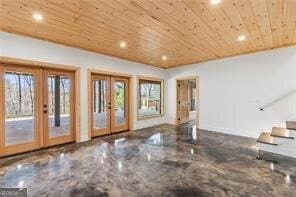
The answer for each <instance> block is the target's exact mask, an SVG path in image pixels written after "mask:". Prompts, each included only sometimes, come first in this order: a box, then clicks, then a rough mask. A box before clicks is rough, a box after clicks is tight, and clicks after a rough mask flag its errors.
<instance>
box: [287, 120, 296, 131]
mask: <svg viewBox="0 0 296 197" xmlns="http://www.w3.org/2000/svg"><path fill="white" fill-rule="evenodd" d="M286 127H287V129H290V130H296V122H295V121H287V122H286Z"/></svg>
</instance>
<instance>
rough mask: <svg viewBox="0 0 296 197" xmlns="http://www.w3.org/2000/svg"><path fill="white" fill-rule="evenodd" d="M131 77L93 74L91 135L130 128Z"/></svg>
mask: <svg viewBox="0 0 296 197" xmlns="http://www.w3.org/2000/svg"><path fill="white" fill-rule="evenodd" d="M129 90H130V83H129V78H127V77H121V76H111V75H102V74H95V73H92V74H91V105H90V108H91V116H90V117H91V124H90V126H91V137H97V136H102V135H107V134H111V133H117V132H122V131H127V130H129V129H130V127H129V125H130V121H129V116H130V109H129V106H130V96H129Z"/></svg>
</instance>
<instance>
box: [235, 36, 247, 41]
mask: <svg viewBox="0 0 296 197" xmlns="http://www.w3.org/2000/svg"><path fill="white" fill-rule="evenodd" d="M245 39H246V36H245V35H240V36H239V37H238V38H237V40H238V41H240V42H242V41H244V40H245Z"/></svg>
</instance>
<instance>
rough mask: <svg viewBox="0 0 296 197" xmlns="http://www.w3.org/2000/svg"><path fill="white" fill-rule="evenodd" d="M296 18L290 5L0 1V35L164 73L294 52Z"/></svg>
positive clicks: (184, 0) (286, 0)
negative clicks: (240, 57)
mask: <svg viewBox="0 0 296 197" xmlns="http://www.w3.org/2000/svg"><path fill="white" fill-rule="evenodd" d="M295 10H296V1H295V0H260V1H258V0H222V1H221V3H220V4H219V5H212V4H210V1H209V0H161V1H154V0H80V1H78V0H77V1H74V0H15V1H11V0H1V1H0V21H1V22H0V30H2V31H7V32H10V33H16V34H21V35H25V36H30V37H34V38H37V39H42V40H47V41H51V42H54V43H58V44H63V45H67V46H73V47H77V48H82V49H86V50H89V51H93V52H97V53H101V54H106V55H111V56H114V57H119V58H122V59H127V60H131V61H135V62H140V63H144V64H149V65H153V66H157V67H160V68H168V67H177V66H182V65H186V64H191V63H197V62H204V61H209V60H213V59H217V58H223V57H230V56H235V55H241V54H247V53H252V52H256V51H262V50H266V49H273V48H279V47H283V46H288V45H295V44H296V30H295V29H296V12H295ZM33 12H40V13H41V14H42V15H43V16H44V21H42V22H36V21H34V20H33V18H32V13H33ZM241 34H245V35H246V40H245V41H243V42H238V41H237V38H238V36H239V35H241ZM122 40H124V41H126V43H127V47H126V48H125V49H122V48H120V47H119V43H120V41H122ZM163 55H165V56H167V60H166V61H163V60H162V59H161V57H162V56H163Z"/></svg>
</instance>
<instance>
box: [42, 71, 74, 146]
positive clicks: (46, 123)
mask: <svg viewBox="0 0 296 197" xmlns="http://www.w3.org/2000/svg"><path fill="white" fill-rule="evenodd" d="M74 91H75V84H74V73H73V72H68V71H58V70H48V69H46V70H44V71H43V129H44V146H53V145H57V144H63V143H68V142H72V141H74V140H75V132H74V131H75V127H74V125H75V122H74V120H75V109H74V107H75V97H74V95H75V92H74Z"/></svg>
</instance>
